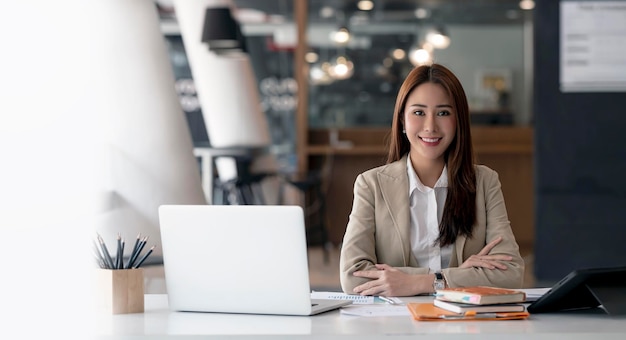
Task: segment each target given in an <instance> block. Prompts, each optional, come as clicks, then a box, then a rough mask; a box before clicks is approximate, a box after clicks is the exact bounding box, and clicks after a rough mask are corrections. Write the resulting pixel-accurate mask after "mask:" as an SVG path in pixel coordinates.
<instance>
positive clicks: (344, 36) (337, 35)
mask: <svg viewBox="0 0 626 340" xmlns="http://www.w3.org/2000/svg"><path fill="white" fill-rule="evenodd" d="M331 39H332V40H333V41H334V42H336V43H338V44H346V43H347V42H348V41H349V40H350V31H348V29H347V28H346V27H341V28H339V30H338V31H336V32H333V33H331Z"/></svg>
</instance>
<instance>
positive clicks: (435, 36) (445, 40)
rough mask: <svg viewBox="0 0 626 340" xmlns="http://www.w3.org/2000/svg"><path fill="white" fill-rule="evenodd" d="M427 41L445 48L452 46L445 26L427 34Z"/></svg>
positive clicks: (434, 45) (439, 47)
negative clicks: (444, 28)
mask: <svg viewBox="0 0 626 340" xmlns="http://www.w3.org/2000/svg"><path fill="white" fill-rule="evenodd" d="M426 41H427V42H429V43H431V44H432V45H433V47H434V48H438V49H444V48H447V47H448V46H450V37H449V36H448V35H447V34H446V32H445V31H444V30H443V28H437V29H433V30H431V31H430V32H428V33H427V34H426Z"/></svg>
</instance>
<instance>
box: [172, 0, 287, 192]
mask: <svg viewBox="0 0 626 340" xmlns="http://www.w3.org/2000/svg"><path fill="white" fill-rule="evenodd" d="M173 3H174V8H175V11H176V18H177V20H178V24H179V27H180V31H181V35H182V38H183V43H184V45H185V52H186V53H187V58H188V60H189V64H190V68H191V72H192V75H193V79H194V83H195V85H196V90H197V91H198V99H199V101H200V105H201V107H202V113H203V115H204V120H205V122H206V127H207V132H208V135H209V140H210V141H211V145H212V146H214V147H229V146H269V145H270V144H271V137H270V132H269V126H268V123H267V118H266V117H265V114H264V113H263V111H262V110H261V100H260V96H259V93H258V87H257V80H256V79H255V76H254V72H253V70H252V65H251V63H250V58H249V56H247V55H242V56H237V57H230V56H229V57H225V56H218V55H216V54H215V53H213V52H210V51H209V48H208V46H207V44H206V43H203V42H202V41H201V37H202V29H203V26H204V16H205V10H206V9H207V8H210V7H231V8H232V4H231V2H230V1H226V0H195V1H187V0H174V1H173ZM219 161H221V162H218V163H217V167H218V171H219V174H220V178H222V179H229V178H233V177H234V176H235V175H236V171H235V168H234V163H233V162H232V161H231V160H230V159H220V160H219ZM226 161H229V162H228V163H226ZM252 168H253V170H265V171H272V170H276V169H277V162H276V159H275V157H274V156H273V155H269V156H266V157H260V158H259V159H258V160H256V161H255V162H254V163H253V165H252ZM273 188H274V189H273ZM264 189H265V193H266V194H269V195H270V196H271V195H272V191H275V190H276V189H275V186H274V185H271V184H270V185H266V186H265V187H264ZM270 201H271V199H270Z"/></svg>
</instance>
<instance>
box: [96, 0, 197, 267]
mask: <svg viewBox="0 0 626 340" xmlns="http://www.w3.org/2000/svg"><path fill="white" fill-rule="evenodd" d="M100 2H103V4H102V5H101V7H102V8H101V16H102V17H103V18H106V19H105V20H107V21H108V22H110V23H111V24H110V25H108V27H107V28H106V29H105V30H104V31H102V32H100V35H99V36H97V37H94V39H95V40H96V41H99V42H100V45H99V46H98V47H99V48H98V50H99V56H100V59H99V60H100V62H101V63H99V64H96V65H97V66H96V65H94V66H96V67H98V69H99V70H100V76H101V77H102V80H103V81H102V83H101V84H102V87H101V88H99V89H98V91H99V92H100V95H101V98H102V100H101V101H100V102H99V103H98V104H97V105H98V106H99V109H100V110H103V111H102V113H103V114H104V116H105V117H106V119H105V123H106V127H107V129H106V130H105V131H106V132H105V134H104V138H105V144H104V145H105V147H104V153H105V158H104V163H103V167H102V168H103V169H108V171H107V172H106V173H104V174H103V177H104V178H105V179H106V182H105V186H104V189H105V190H107V192H106V193H105V194H107V195H111V196H110V197H109V198H108V200H107V201H106V202H105V205H104V211H103V213H102V215H101V219H100V220H99V221H98V223H99V225H98V230H99V231H100V232H101V233H103V234H106V235H107V236H108V237H109V239H110V240H111V241H112V240H113V237H114V236H115V234H116V233H117V232H118V231H123V232H124V236H126V237H127V240H128V241H132V240H134V238H135V236H136V235H137V234H138V233H139V232H140V233H141V234H142V235H144V236H149V237H150V238H149V240H148V244H147V245H146V249H147V248H148V247H149V246H151V245H152V244H156V245H157V248H156V249H155V250H154V252H153V253H152V256H159V255H162V252H161V247H159V245H160V235H159V221H158V206H159V205H161V204H206V200H205V198H204V193H203V191H202V184H201V181H200V172H199V169H198V166H197V161H196V160H195V157H194V155H193V145H192V140H191V135H190V132H189V129H188V127H187V123H186V121H185V115H184V113H183V110H182V108H181V107H180V103H179V101H178V97H177V95H176V91H175V87H174V83H175V77H174V73H173V70H172V66H171V63H170V60H169V57H168V53H167V47H166V44H165V40H164V37H163V35H162V33H161V30H160V26H159V19H158V13H157V11H156V8H155V5H154V2H153V1H151V0H133V1H127V0H101V1H100ZM96 72H98V71H96ZM103 236H104V235H103ZM130 248H131V247H130V246H129V247H128V248H127V251H128V253H130Z"/></svg>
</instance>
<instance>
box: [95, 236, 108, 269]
mask: <svg viewBox="0 0 626 340" xmlns="http://www.w3.org/2000/svg"><path fill="white" fill-rule="evenodd" d="M93 254H94V255H95V256H96V262H97V263H98V266H99V267H100V268H102V269H106V267H107V265H106V263H105V262H104V258H103V257H102V253H101V252H100V248H99V247H98V243H97V242H96V240H93Z"/></svg>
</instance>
